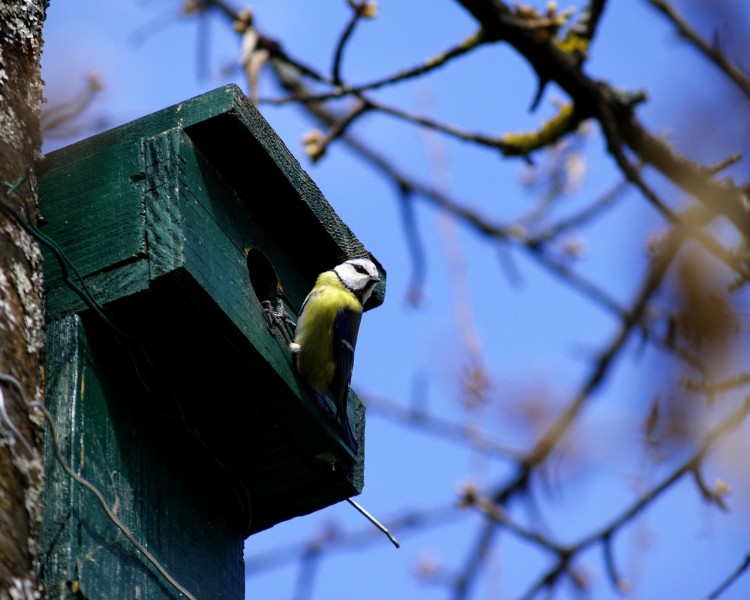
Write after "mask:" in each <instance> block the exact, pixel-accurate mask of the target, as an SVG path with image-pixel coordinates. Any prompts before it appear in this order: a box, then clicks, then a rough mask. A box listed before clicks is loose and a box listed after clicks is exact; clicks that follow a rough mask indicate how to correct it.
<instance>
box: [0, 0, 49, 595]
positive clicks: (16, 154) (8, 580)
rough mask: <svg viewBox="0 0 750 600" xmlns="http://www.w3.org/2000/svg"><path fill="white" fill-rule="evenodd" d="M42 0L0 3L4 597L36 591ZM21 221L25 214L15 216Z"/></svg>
mask: <svg viewBox="0 0 750 600" xmlns="http://www.w3.org/2000/svg"><path fill="white" fill-rule="evenodd" d="M46 7H47V2H46V0H3V1H2V2H0V203H1V204H0V401H2V403H3V404H2V405H0V409H4V410H0V415H1V416H2V424H0V598H2V599H6V598H13V599H16V598H19V599H20V598H38V597H40V592H39V584H38V581H39V577H38V572H39V568H38V565H39V520H40V519H39V517H40V513H41V506H40V497H41V486H42V482H43V472H42V469H41V465H42V461H41V443H40V440H41V436H40V435H39V433H40V432H39V431H38V428H36V427H35V426H34V425H33V423H32V422H31V420H30V418H29V410H28V407H27V406H26V404H25V401H26V402H30V401H33V400H41V399H42V398H43V389H44V388H43V381H44V377H43V375H44V373H43V368H44V362H43V356H44V354H43V351H44V304H43V295H42V294H43V289H42V260H41V252H40V249H39V245H38V243H37V242H36V240H35V239H34V238H33V237H32V236H30V235H29V233H28V232H27V231H25V230H24V227H23V225H26V224H28V225H32V226H35V225H36V223H37V211H36V176H35V168H34V162H35V160H36V159H37V158H38V156H39V153H40V150H41V132H40V121H39V115H40V109H41V101H42V80H41V76H40V57H41V47H42V24H43V22H44V18H45V11H46ZM20 220H22V221H23V222H20Z"/></svg>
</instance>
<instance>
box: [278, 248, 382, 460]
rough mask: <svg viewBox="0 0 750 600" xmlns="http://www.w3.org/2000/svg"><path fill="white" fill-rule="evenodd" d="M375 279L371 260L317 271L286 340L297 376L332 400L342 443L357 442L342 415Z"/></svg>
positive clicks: (344, 413) (344, 416)
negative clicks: (289, 341) (364, 308)
mask: <svg viewBox="0 0 750 600" xmlns="http://www.w3.org/2000/svg"><path fill="white" fill-rule="evenodd" d="M378 281H380V277H379V276H378V269H377V267H376V266H375V264H374V263H373V262H372V261H370V260H368V259H366V258H354V259H351V260H347V261H346V262H344V263H341V264H340V265H338V266H336V267H334V268H333V269H332V270H330V271H325V272H324V273H321V274H320V275H319V276H318V278H317V280H316V282H315V286H314V287H313V289H312V290H311V291H310V293H309V294H308V295H307V298H305V301H304V303H303V304H302V309H301V311H300V315H299V318H298V320H297V326H296V329H295V335H294V341H293V342H292V343H290V344H289V348H290V350H291V351H292V354H293V357H294V363H295V367H296V369H297V372H298V373H299V375H300V376H301V377H302V379H303V380H304V381H305V382H306V383H307V384H308V385H309V386H310V387H312V388H313V389H314V390H316V391H317V392H319V393H320V394H324V395H326V396H328V397H329V398H330V399H331V400H333V404H334V406H335V407H336V419H337V421H338V422H339V424H340V426H341V428H342V430H343V433H344V436H345V438H346V440H347V443H348V444H349V446H350V447H351V448H352V450H353V451H354V452H355V453H356V452H357V443H356V441H355V439H354V435H353V433H352V429H351V425H350V424H349V417H348V415H347V410H346V409H347V398H348V396H349V384H350V382H351V378H352V368H353V367H354V348H355V346H356V345H357V333H358V332H359V324H360V321H361V319H362V311H363V308H362V307H363V306H364V304H365V302H367V299H368V298H369V297H370V294H372V291H373V289H374V288H375V286H376V285H377V283H378Z"/></svg>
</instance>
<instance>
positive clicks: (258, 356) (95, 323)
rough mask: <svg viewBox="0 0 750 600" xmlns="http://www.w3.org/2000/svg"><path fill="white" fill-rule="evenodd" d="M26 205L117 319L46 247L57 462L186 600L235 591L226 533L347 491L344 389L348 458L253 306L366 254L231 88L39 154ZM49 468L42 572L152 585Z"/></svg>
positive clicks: (293, 301) (77, 492)
mask: <svg viewBox="0 0 750 600" xmlns="http://www.w3.org/2000/svg"><path fill="white" fill-rule="evenodd" d="M40 205H41V212H42V215H43V217H44V219H45V220H46V224H45V225H44V231H45V233H47V234H48V235H49V236H50V237H51V238H53V239H55V240H56V241H57V242H58V243H59V244H60V246H61V247H62V248H63V250H64V252H65V253H66V254H67V255H68V256H69V257H70V259H71V260H72V261H73V262H74V263H75V265H76V267H77V269H78V270H79V271H80V273H81V274H82V275H83V276H84V279H85V282H86V286H87V288H88V289H89V290H90V291H91V293H92V295H93V296H94V297H95V298H96V299H97V301H98V302H100V303H101V304H104V305H105V306H106V315H107V318H108V319H109V320H110V322H111V323H112V324H114V325H115V326H116V328H117V332H115V331H114V330H113V329H112V328H111V327H110V326H109V325H108V323H107V322H104V321H102V320H101V319H99V318H98V317H97V316H96V315H95V314H93V313H92V312H91V311H88V310H87V309H86V306H85V304H84V303H83V302H82V301H81V300H80V299H79V298H78V297H77V296H76V295H75V294H74V293H73V292H72V291H71V290H70V289H69V288H68V287H67V286H66V284H65V282H64V281H63V280H62V278H61V272H60V270H59V268H58V267H57V265H56V264H55V261H54V258H53V257H52V256H51V255H48V256H46V260H45V280H46V285H47V286H48V294H47V310H48V317H49V319H50V323H51V325H50V338H49V348H50V351H49V353H48V381H49V390H48V398H49V402H50V406H51V407H53V410H54V411H55V416H56V419H57V422H58V428H59V429H60V431H61V433H62V434H63V443H64V446H65V448H66V452H67V454H66V456H67V457H68V459H69V462H70V463H71V464H74V465H78V467H79V468H80V469H81V472H82V473H84V474H85V476H87V477H91V478H92V479H93V480H95V483H96V484H97V485H98V486H99V487H100V488H101V489H102V491H104V490H106V491H107V494H106V495H107V498H108V500H109V502H110V503H111V504H112V505H113V506H116V507H117V508H118V510H122V511H125V512H126V514H127V515H128V520H127V522H128V524H129V526H131V527H132V528H133V530H134V533H135V534H136V536H137V537H138V539H140V540H141V541H142V542H144V543H146V544H147V545H148V547H149V548H151V549H154V551H155V552H158V553H159V556H160V558H163V559H164V561H165V562H166V563H168V565H165V566H168V567H169V569H170V571H172V572H173V575H174V576H175V577H176V578H177V579H178V580H179V581H181V583H183V584H184V585H185V586H186V587H187V588H188V589H191V590H192V589H195V590H196V592H197V593H198V597H202V598H203V597H211V598H224V597H226V598H234V597H239V596H238V594H240V592H239V591H238V590H240V589H241V581H242V580H243V574H242V573H241V572H240V571H241V568H238V567H237V564H236V563H237V560H238V559H237V548H238V547H241V544H242V540H243V539H244V537H246V536H247V535H248V534H251V533H254V532H256V531H260V530H263V529H266V528H268V527H271V526H273V525H274V524H276V523H279V522H281V521H283V520H286V519H290V518H292V517H296V516H300V515H304V514H307V513H309V512H312V511H315V510H318V509H320V508H323V507H325V506H328V505H330V504H333V503H335V502H339V501H341V500H343V499H345V498H347V497H350V496H353V495H356V494H358V493H359V492H360V491H361V489H362V486H363V484H364V427H365V411H364V406H363V405H362V403H361V402H360V401H359V399H358V398H357V397H356V395H355V394H353V393H352V395H351V397H350V406H351V414H350V420H351V422H352V424H353V426H354V428H355V435H356V437H357V438H358V440H359V442H360V444H359V447H360V451H359V454H358V455H357V456H354V455H353V454H352V452H351V451H350V450H349V448H348V447H347V446H346V445H345V443H344V442H343V440H342V439H341V437H340V434H339V432H338V429H337V427H336V426H335V423H334V421H333V420H332V419H330V418H328V417H327V416H326V415H324V414H322V411H321V410H320V408H319V407H318V406H316V405H315V404H314V403H313V402H311V401H310V399H309V398H307V397H306V396H305V394H304V393H303V391H302V389H301V388H300V384H299V382H298V381H297V379H296V377H295V374H294V372H293V369H292V366H291V357H290V355H289V352H288V348H287V347H286V344H285V343H284V341H283V340H282V339H281V337H280V336H278V335H271V333H270V332H269V330H268V326H267V321H266V318H265V316H264V313H263V311H262V306H261V301H262V300H266V299H268V300H272V301H274V302H275V303H280V304H282V305H283V306H285V307H286V309H287V310H288V312H290V314H292V315H293V316H294V315H296V313H297V312H298V310H299V307H300V306H301V303H302V300H303V299H304V296H305V294H306V293H307V291H308V290H309V289H310V287H311V286H312V284H313V282H314V279H315V277H316V275H317V274H318V273H319V272H320V271H322V270H325V269H328V268H330V267H331V266H333V265H335V264H337V263H338V262H340V261H341V260H343V259H345V258H346V257H348V256H365V255H368V253H367V252H366V250H365V249H364V248H363V247H362V245H361V244H360V242H359V241H358V240H357V239H356V237H354V235H353V233H352V232H351V231H350V230H349V229H348V227H346V225H344V224H343V223H342V222H341V221H340V219H339V218H338V216H336V214H335V213H334V212H333V210H332V209H331V207H330V206H329V205H328V203H327V202H326V201H325V199H324V198H323V197H322V195H321V193H320V191H319V190H318V188H317V187H316V186H315V184H314V183H313V182H312V181H311V180H310V178H309V177H308V175H307V174H306V173H305V172H304V170H302V168H301V167H300V165H299V164H298V163H297V162H296V160H295V159H294V158H293V157H292V155H291V154H290V153H289V151H288V150H287V149H286V148H285V147H284V145H283V143H281V141H280V140H279V139H278V137H277V136H275V134H274V133H273V131H272V130H271V129H270V127H269V126H268V124H267V123H266V122H265V120H263V118H262V117H261V116H260V115H259V113H258V112H257V111H256V109H255V108H254V107H253V106H252V105H251V104H250V103H249V102H248V101H247V100H246V99H245V97H244V96H243V95H242V93H241V92H240V91H239V89H238V88H236V87H234V86H227V87H225V88H221V89H219V90H216V91H214V92H211V93H209V94H206V95H204V96H201V97H198V98H195V99H193V100H190V101H188V102H184V103H181V104H179V105H175V106H173V107H169V108H167V109H165V110H164V111H160V112H159V113H155V114H154V115H149V116H148V117H144V118H143V119H139V120H138V121H134V122H133V123H130V124H127V125H125V126H123V127H120V128H117V129H115V130H112V131H110V132H106V133H104V134H101V135H99V136H95V137H94V138H91V139H89V140H85V141H83V142H81V143H78V144H75V145H74V146H71V147H69V148H66V149H63V150H60V151H58V152H55V153H52V154H50V155H49V156H48V157H47V158H46V159H45V162H44V165H43V174H42V176H41V179H40ZM382 275H383V280H384V279H385V277H384V276H385V273H382ZM384 292H385V287H384V284H383V285H381V286H380V287H379V288H378V289H377V290H376V292H375V294H374V295H373V299H372V301H371V302H370V306H368V308H371V307H372V306H377V305H378V304H379V303H381V302H382V301H383V295H384ZM47 443H48V444H49V440H48V441H47ZM48 473H50V477H51V479H50V481H51V485H50V486H49V487H48V492H47V497H46V506H47V507H48V510H46V511H45V518H44V534H43V543H44V545H45V558H44V569H45V581H47V582H48V583H49V585H50V586H51V587H52V588H54V589H56V590H61V589H62V588H63V587H64V585H65V582H66V581H72V580H74V579H76V578H78V579H80V581H81V585H82V586H84V585H85V586H86V587H82V588H81V589H82V590H83V591H84V593H85V594H87V596H86V597H135V596H134V595H133V594H134V590H141V591H147V592H148V593H145V592H144V594H143V596H142V597H148V598H151V597H154V598H159V597H162V596H160V595H159V594H167V595H166V596H164V597H170V596H169V595H168V594H169V593H171V592H170V591H169V590H168V589H167V588H168V586H165V584H164V581H163V580H162V579H161V578H160V576H159V575H158V574H156V573H155V572H154V570H153V569H152V568H150V567H149V566H148V565H147V564H144V562H143V561H142V560H141V557H138V555H137V552H136V551H134V550H133V549H132V548H127V544H126V543H125V541H124V540H123V539H122V536H121V535H120V534H118V533H117V532H116V531H115V530H114V529H113V526H112V525H111V524H110V523H107V522H106V519H105V518H104V517H103V512H102V511H101V510H100V509H97V508H96V506H95V505H94V504H93V503H92V499H91V498H87V494H88V492H86V491H82V490H81V489H79V488H78V487H77V486H76V485H75V484H73V483H71V481H70V480H69V479H67V478H66V477H65V476H64V475H62V474H61V473H60V471H59V469H58V470H55V468H54V465H52V464H49V465H48ZM118 514H119V513H118ZM186 523H187V524H190V526H189V527H186ZM204 539H205V543H204V541H203V540H204ZM91 557H94V558H93V559H91ZM239 560H240V561H241V554H240V559H239ZM113 577H114V578H115V579H117V580H118V583H115V582H111V581H109V582H108V581H105V580H107V578H109V579H112V578H113ZM238 581H239V582H240V583H238ZM211 582H213V585H214V586H215V588H214V589H212V588H211V585H212V583H211ZM118 585H119V586H122V587H119V588H118V587H117V586H118ZM87 589H88V590H91V591H92V592H94V593H93V595H88V594H89V592H88V591H86V590H87ZM99 590H103V592H102V593H99ZM138 593H141V592H138ZM152 593H153V594H154V595H151V594H152Z"/></svg>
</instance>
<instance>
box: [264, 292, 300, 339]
mask: <svg viewBox="0 0 750 600" xmlns="http://www.w3.org/2000/svg"><path fill="white" fill-rule="evenodd" d="M261 305H262V306H263V312H264V313H266V315H267V316H268V331H270V332H271V335H274V334H275V333H276V330H277V329H278V330H279V333H281V337H283V338H284V341H285V342H286V343H287V344H291V343H292V337H293V336H292V333H291V332H293V331H294V329H295V328H296V327H297V324H296V323H295V322H294V321H293V320H292V318H291V317H290V316H289V315H288V314H286V312H284V309H283V308H282V309H281V310H276V309H274V307H273V305H272V304H271V301H270V300H263V301H262V302H261Z"/></svg>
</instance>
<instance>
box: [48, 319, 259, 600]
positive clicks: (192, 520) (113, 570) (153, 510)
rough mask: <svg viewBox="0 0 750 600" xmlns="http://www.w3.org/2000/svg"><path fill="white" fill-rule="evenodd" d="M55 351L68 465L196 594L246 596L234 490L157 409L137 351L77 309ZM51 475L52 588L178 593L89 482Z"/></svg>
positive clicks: (53, 387) (85, 592) (55, 337)
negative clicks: (230, 507)
mask: <svg viewBox="0 0 750 600" xmlns="http://www.w3.org/2000/svg"><path fill="white" fill-rule="evenodd" d="M50 349H52V350H54V351H55V353H56V354H55V356H56V357H57V358H56V359H55V360H54V361H52V363H51V364H50V367H51V371H50V373H49V377H48V381H50V387H49V390H48V401H49V407H50V410H51V411H52V413H53V415H54V417H55V420H56V424H57V425H56V427H57V431H58V435H59V436H60V441H61V445H62V447H63V451H64V455H65V456H66V460H67V461H68V462H69V464H70V465H71V466H72V467H73V468H74V469H75V470H76V471H77V472H78V473H79V474H80V475H81V476H83V477H85V478H86V479H87V480H88V481H89V482H91V483H92V484H94V485H95V486H96V487H97V488H98V489H99V490H100V492H101V493H102V494H103V496H104V497H105V498H106V501H107V504H108V506H109V507H110V508H111V509H112V510H113V512H115V513H116V514H117V516H118V518H119V519H121V520H122V521H123V522H124V523H125V525H126V526H127V527H128V528H129V529H130V531H131V532H132V533H133V535H134V536H135V538H136V539H138V540H139V541H140V542H141V543H142V544H144V545H145V546H146V547H147V548H148V550H149V552H151V553H152V554H153V555H154V556H155V557H156V558H157V559H158V560H159V562H160V563H161V564H162V566H163V567H164V568H165V569H166V570H167V571H168V572H169V573H170V574H171V575H172V576H173V577H174V578H175V579H176V580H177V581H178V582H179V583H180V584H181V585H183V586H184V587H186V588H187V589H188V590H189V591H190V592H191V593H193V594H194V595H195V596H196V597H198V598H227V599H235V600H240V599H241V598H243V596H244V568H243V557H242V552H243V535H242V531H241V529H239V528H238V526H237V523H236V522H235V521H234V520H233V519H232V518H231V517H228V516H227V515H228V514H230V513H229V511H227V500H228V498H231V490H228V489H227V486H226V484H225V483H222V481H221V480H220V479H217V478H216V477H215V475H214V473H213V467H214V465H213V464H212V463H211V461H210V460H208V459H207V457H206V455H205V452H204V451H203V449H202V448H201V446H200V444H198V443H196V441H195V440H194V439H192V438H191V436H190V434H189V432H187V431H186V430H185V429H184V428H183V427H181V424H180V422H179V421H175V420H170V419H166V418H165V417H164V416H163V415H162V414H161V413H160V412H159V410H158V409H157V406H156V403H158V402H159V401H160V399H159V398H156V397H154V396H152V392H153V391H154V390H155V389H156V388H154V387H153V384H154V381H152V380H150V377H149V374H148V373H147V372H146V371H145V370H142V371H141V372H138V371H135V370H134V369H133V368H132V364H133V360H131V359H135V360H136V362H138V360H137V352H134V349H133V348H128V347H127V344H126V345H123V344H122V343H120V342H117V341H115V340H114V339H113V338H112V336H111V331H109V330H108V329H107V328H106V326H102V324H101V323H97V322H95V321H91V322H89V323H88V324H86V323H85V322H84V321H83V320H81V319H80V318H79V317H76V316H71V317H66V318H65V319H63V320H61V321H56V322H53V323H52V324H51V326H50ZM131 352H132V353H133V354H131ZM124 366H127V367H126V368H124ZM141 366H143V365H141ZM191 439H192V442H191ZM49 443H50V439H49V437H48V439H47V444H48V450H49ZM46 455H47V456H51V452H49V451H48V452H46ZM48 473H49V474H50V475H49V480H48V481H49V483H48V488H47V492H46V498H45V500H46V502H45V506H46V507H47V510H45V513H44V523H43V530H44V532H45V534H44V536H43V539H44V540H46V545H45V557H44V577H45V581H46V585H47V588H48V590H50V591H56V593H54V594H52V595H53V596H54V597H65V596H66V594H65V593H63V591H64V590H65V589H66V587H69V585H70V584H71V582H73V581H75V582H76V585H77V586H78V589H79V590H80V593H81V595H82V597H86V598H134V597H143V598H155V599H160V598H164V599H166V598H175V597H177V595H178V594H177V592H176V590H175V589H174V588H173V587H172V586H171V585H170V584H169V583H168V582H167V581H166V580H165V579H164V578H163V577H162V576H161V575H160V574H159V573H158V572H157V571H156V569H155V568H154V567H153V565H152V564H151V563H150V562H148V561H147V560H146V559H145V557H144V556H143V555H142V554H141V553H140V552H139V551H138V550H137V549H136V548H135V547H134V546H133V545H132V544H130V542H129V541H128V540H127V539H125V537H124V536H123V535H122V533H120V531H119V530H118V529H117V528H116V527H115V525H114V524H113V523H112V522H111V521H110V519H109V518H108V517H107V515H106V513H105V511H104V510H103V509H102V508H101V506H100V505H99V504H98V503H97V501H96V499H95V498H94V496H93V495H92V494H91V493H90V492H89V491H88V490H85V489H83V488H81V487H80V486H79V485H78V484H77V483H74V482H72V481H71V480H70V479H69V478H68V477H67V475H65V474H64V473H63V472H62V471H61V469H60V468H59V465H56V464H49V465H48ZM177 499H182V500H186V501H176V500H177ZM58 593H59V595H58Z"/></svg>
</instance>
